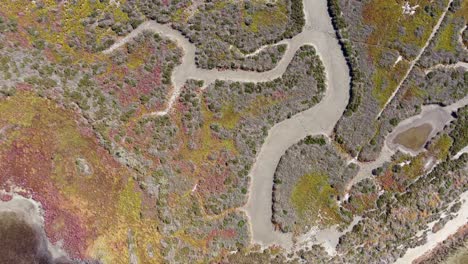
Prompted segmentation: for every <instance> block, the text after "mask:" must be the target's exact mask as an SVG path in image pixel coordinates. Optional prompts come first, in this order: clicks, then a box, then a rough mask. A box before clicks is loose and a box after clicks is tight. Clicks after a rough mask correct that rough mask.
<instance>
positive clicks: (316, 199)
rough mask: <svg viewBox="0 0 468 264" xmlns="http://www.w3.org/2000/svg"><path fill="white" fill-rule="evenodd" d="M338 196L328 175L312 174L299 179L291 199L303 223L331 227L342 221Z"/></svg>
mask: <svg viewBox="0 0 468 264" xmlns="http://www.w3.org/2000/svg"><path fill="white" fill-rule="evenodd" d="M336 195H338V192H337V190H335V189H334V188H333V187H332V186H330V184H329V182H328V176H327V175H326V174H323V173H310V174H306V175H304V176H302V177H301V178H300V179H299V181H298V182H297V183H296V185H295V186H294V189H293V191H292V194H291V198H290V199H291V203H292V205H293V206H294V209H295V210H296V212H297V215H298V216H299V218H300V219H302V220H303V221H306V222H307V223H309V224H311V225H317V224H318V225H321V226H331V225H334V224H339V223H340V222H341V221H342V219H341V216H340V213H339V208H338V204H337V203H336V200H335V198H334V197H335V196H336Z"/></svg>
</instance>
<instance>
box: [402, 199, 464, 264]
mask: <svg viewBox="0 0 468 264" xmlns="http://www.w3.org/2000/svg"><path fill="white" fill-rule="evenodd" d="M460 200H461V201H462V202H463V203H462V206H461V208H460V210H459V211H458V214H457V216H456V217H455V218H453V219H452V220H450V221H448V222H447V223H446V224H445V225H444V227H443V228H442V229H441V230H439V231H438V232H437V233H432V232H431V231H430V232H429V233H428V235H427V242H426V243H425V244H423V245H421V246H418V247H415V248H410V249H408V251H406V253H405V255H404V256H403V257H401V258H400V259H398V260H397V261H396V262H395V264H406V263H411V262H413V261H414V260H416V259H417V258H418V257H420V256H422V255H424V254H425V253H426V252H429V251H430V250H432V249H434V248H435V247H437V245H438V244H439V243H441V242H443V241H444V240H445V239H447V238H448V237H449V236H450V235H453V234H455V233H456V232H457V230H458V228H460V227H462V226H464V225H465V224H466V223H467V222H468V201H467V200H468V191H467V192H464V193H463V194H462V195H461V196H460Z"/></svg>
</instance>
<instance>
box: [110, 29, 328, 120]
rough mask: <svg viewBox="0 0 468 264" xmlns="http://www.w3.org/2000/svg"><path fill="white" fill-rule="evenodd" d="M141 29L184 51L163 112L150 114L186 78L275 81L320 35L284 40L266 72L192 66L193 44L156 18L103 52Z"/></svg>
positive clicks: (171, 101)
mask: <svg viewBox="0 0 468 264" xmlns="http://www.w3.org/2000/svg"><path fill="white" fill-rule="evenodd" d="M144 31H150V32H154V33H158V34H160V35H162V36H164V37H167V38H169V39H171V40H172V41H175V42H176V43H177V45H179V46H180V47H182V49H183V51H184V54H183V57H182V63H181V64H179V65H178V66H176V67H175V68H174V70H173V73H172V76H171V80H172V83H173V86H174V89H172V94H171V96H170V98H169V101H168V104H167V107H166V109H165V110H163V111H158V112H152V113H150V115H166V114H167V113H168V112H169V111H170V110H171V108H172V106H173V104H174V102H175V100H176V99H177V97H178V96H179V94H180V89H181V88H182V86H183V85H184V84H185V82H186V81H187V80H189V79H197V80H203V81H204V86H205V87H206V86H208V85H209V84H210V83H212V82H214V81H215V80H229V81H240V82H254V83H256V82H266V81H270V80H274V79H276V78H278V77H281V76H282V75H283V73H284V72H285V71H286V68H287V67H288V65H289V63H290V62H291V60H292V59H293V57H294V55H295V54H296V51H297V50H298V49H299V48H300V47H301V46H303V45H306V44H313V42H312V41H309V40H311V39H313V38H317V37H319V35H321V33H319V32H315V34H314V36H309V35H306V34H305V33H304V32H303V33H301V34H299V35H297V36H295V37H294V38H292V39H288V40H283V41H281V42H279V43H276V44H273V45H279V44H287V49H286V51H285V53H284V55H283V56H282V58H281V60H280V61H279V62H278V64H277V65H276V67H275V68H274V69H272V70H270V71H265V72H253V71H242V70H218V69H213V70H207V69H201V68H198V67H197V66H196V65H195V51H196V47H195V46H194V45H193V44H192V43H190V42H189V40H188V39H187V38H185V37H184V36H183V35H182V34H181V33H180V32H179V31H177V30H175V29H172V28H171V27H170V26H169V25H166V24H159V23H157V22H155V21H146V22H144V23H142V24H141V25H140V26H138V27H137V28H136V29H135V30H133V31H132V32H131V33H130V34H129V35H127V36H126V37H124V38H122V39H120V40H119V41H117V42H116V43H114V44H113V45H112V46H111V47H109V48H108V49H107V50H105V51H103V53H104V54H111V53H112V52H114V51H115V50H116V49H118V48H120V47H122V46H124V45H125V44H127V43H128V42H129V41H131V40H133V39H134V38H135V37H137V36H138V35H139V34H141V33H143V32H144ZM266 47H267V46H263V47H260V48H259V49H258V50H257V52H260V51H261V50H263V49H264V48H266Z"/></svg>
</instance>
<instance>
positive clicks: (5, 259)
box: [0, 193, 72, 264]
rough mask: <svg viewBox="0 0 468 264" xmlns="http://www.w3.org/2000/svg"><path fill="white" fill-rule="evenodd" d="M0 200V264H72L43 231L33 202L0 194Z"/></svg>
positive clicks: (17, 196) (40, 218) (38, 213)
mask: <svg viewBox="0 0 468 264" xmlns="http://www.w3.org/2000/svg"><path fill="white" fill-rule="evenodd" d="M1 195H2V199H1V200H0V239H1V245H2V246H1V247H0V263H17V264H22V263H24V264H30V263H38V264H49V263H50V264H65V263H72V262H71V261H70V260H69V259H68V257H67V255H66V254H65V252H64V251H62V250H61V249H60V248H59V247H56V246H54V245H52V244H51V243H50V242H49V241H48V239H47V236H46V234H45V232H44V229H43V226H44V223H43V218H42V215H41V208H40V205H39V204H38V203H36V202H35V201H33V200H30V199H27V198H24V197H22V196H19V195H16V194H5V193H2V194H1Z"/></svg>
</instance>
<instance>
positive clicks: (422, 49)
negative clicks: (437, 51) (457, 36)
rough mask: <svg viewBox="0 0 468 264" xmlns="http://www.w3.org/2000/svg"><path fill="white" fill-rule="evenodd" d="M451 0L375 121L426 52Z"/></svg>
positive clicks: (450, 0) (451, 0)
mask: <svg viewBox="0 0 468 264" xmlns="http://www.w3.org/2000/svg"><path fill="white" fill-rule="evenodd" d="M452 2H453V0H449V2H448V4H447V6H446V7H445V10H444V12H443V13H442V15H440V18H439V21H437V24H436V25H435V26H434V28H433V29H432V32H431V35H429V38H428V39H427V41H426V43H425V44H424V46H423V47H422V48H421V50H420V51H419V53H418V55H417V56H416V58H414V60H413V61H411V63H410V67H409V68H408V70H407V71H406V73H405V75H404V76H403V78H402V79H401V81H400V82H399V83H398V85H397V87H396V88H395V91H393V93H392V95H391V96H390V97H389V98H388V100H387V102H386V103H385V104H384V106H383V107H382V109H381V110H380V112H379V114H378V115H377V117H376V119H378V118H379V117H380V115H382V113H383V111H384V110H385V108H386V107H387V105H388V104H389V103H390V102H391V101H392V99H393V97H395V95H396V94H397V92H398V90H400V87H401V85H402V84H403V83H404V82H405V81H406V78H408V75H409V74H410V72H411V71H412V70H413V68H414V65H416V63H417V62H418V61H419V58H421V55H422V54H423V53H424V51H425V50H426V48H427V46H429V44H430V43H431V40H432V38H434V36H435V34H436V33H437V31H438V30H439V28H440V24H442V21H443V20H444V18H445V15H446V14H447V12H448V10H449V7H450V5H451V4H452Z"/></svg>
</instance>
